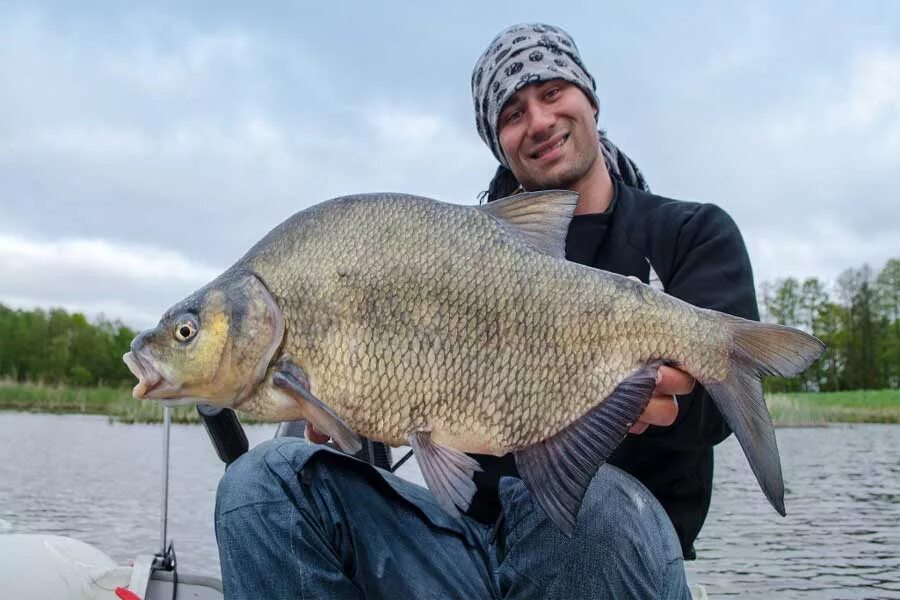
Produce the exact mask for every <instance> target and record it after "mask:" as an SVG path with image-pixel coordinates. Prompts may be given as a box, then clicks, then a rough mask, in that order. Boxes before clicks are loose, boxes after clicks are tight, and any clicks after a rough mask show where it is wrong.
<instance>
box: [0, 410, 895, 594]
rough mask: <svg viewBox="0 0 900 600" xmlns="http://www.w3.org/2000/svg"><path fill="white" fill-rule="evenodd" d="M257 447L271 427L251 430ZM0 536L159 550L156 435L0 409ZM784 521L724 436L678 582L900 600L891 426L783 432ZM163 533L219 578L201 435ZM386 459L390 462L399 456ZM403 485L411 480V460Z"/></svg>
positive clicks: (193, 443)
mask: <svg viewBox="0 0 900 600" xmlns="http://www.w3.org/2000/svg"><path fill="white" fill-rule="evenodd" d="M246 429H247V437H248V438H249V439H250V443H251V445H255V444H257V443H259V442H261V441H263V440H265V439H268V438H270V437H271V436H272V435H273V434H274V430H275V428H274V426H252V427H247V428H246ZM0 440H2V443H0V532H41V533H54V534H59V535H68V536H72V537H76V538H79V539H81V540H84V541H86V542H89V543H92V544H94V545H96V546H97V547H99V548H100V549H102V550H103V551H105V552H106V553H107V554H109V555H110V556H112V557H113V558H114V559H115V560H116V561H119V562H122V563H124V562H127V561H128V560H131V559H133V558H134V557H135V556H136V555H137V554H153V553H154V552H156V551H157V550H158V549H159V543H160V521H159V515H160V510H161V500H160V489H161V477H162V475H161V467H160V465H161V458H162V449H161V443H162V427H161V426H159V425H122V424H115V423H110V422H108V420H107V419H106V418H104V417H95V416H76V415H32V414H25V413H11V412H0ZM778 442H779V447H780V448H781V456H782V462H783V467H784V478H785V482H786V485H787V496H786V505H787V510H788V516H787V518H784V519H782V518H781V517H779V516H778V515H777V514H776V513H775V511H774V510H772V509H771V508H770V507H769V505H768V503H767V502H766V500H765V498H764V497H763V495H762V492H761V491H760V490H759V488H758V487H757V484H756V481H755V479H753V476H752V474H751V473H750V468H749V467H748V466H747V463H746V460H745V459H744V456H743V454H742V453H741V451H740V447H739V446H738V445H737V443H736V442H735V441H734V440H733V439H729V440H727V441H726V442H725V443H723V444H722V445H720V446H719V447H718V449H717V467H716V478H715V489H714V492H713V502H712V507H711V510H710V515H709V518H708V520H707V523H706V525H705V526H704V529H703V531H702V533H701V534H700V538H699V539H698V541H697V544H696V548H697V554H698V560H697V561H694V562H691V563H689V566H688V576H689V578H690V579H691V581H693V582H698V583H702V584H704V585H705V586H706V588H707V591H708V592H709V594H710V596H711V597H712V598H713V599H715V598H722V597H737V596H740V597H742V598H780V599H782V598H783V599H787V598H791V599H793V598H810V599H812V598H815V599H820V598H900V426H897V425H852V426H851V425H848V426H834V427H829V428H822V429H780V430H778ZM171 443H172V448H171V461H172V463H171V472H170V481H169V489H170V500H169V524H168V535H169V537H170V538H171V539H174V541H175V548H176V551H177V552H178V558H179V564H180V568H181V569H183V570H191V571H194V572H199V573H203V574H208V575H216V576H217V575H218V568H219V565H218V555H217V551H216V546H215V536H214V533H213V519H212V514H213V504H214V500H215V489H216V485H217V483H218V480H219V477H220V476H221V474H222V470H223V467H222V463H221V462H219V460H218V458H217V457H216V455H215V452H214V450H213V448H212V445H211V444H210V443H209V440H208V438H207V437H206V432H205V431H204V429H203V428H202V427H199V426H194V425H175V426H173V428H172V433H171ZM395 458H399V455H396V454H395ZM401 474H402V475H404V476H406V477H410V478H412V479H414V480H416V481H421V478H420V476H419V475H418V473H417V471H416V467H415V465H414V463H413V462H412V461H411V462H410V463H407V465H404V467H403V468H402V469H401Z"/></svg>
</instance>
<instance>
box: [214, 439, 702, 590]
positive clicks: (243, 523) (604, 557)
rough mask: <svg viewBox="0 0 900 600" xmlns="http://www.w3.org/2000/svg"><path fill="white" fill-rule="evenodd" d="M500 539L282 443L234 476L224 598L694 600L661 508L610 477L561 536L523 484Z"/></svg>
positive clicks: (388, 485)
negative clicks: (572, 529)
mask: <svg viewBox="0 0 900 600" xmlns="http://www.w3.org/2000/svg"><path fill="white" fill-rule="evenodd" d="M500 502H501V505H502V511H503V515H502V518H501V519H500V520H499V522H498V523H497V524H496V525H494V526H486V525H483V524H481V523H479V522H478V521H475V520H474V519H470V518H468V517H465V516H463V517H462V518H454V517H451V516H450V515H448V514H447V513H445V512H444V511H443V510H442V509H441V508H440V507H439V506H438V504H437V503H436V502H435V500H434V498H433V497H432V496H431V494H430V492H428V490H426V489H425V488H423V487H421V486H418V485H416V484H414V483H410V482H408V481H406V480H403V479H400V478H399V477H396V476H394V475H392V474H390V473H387V472H385V471H382V470H379V469H375V468H374V467H371V466H369V465H367V464H365V463H363V462H361V461H358V460H355V459H353V458H350V457H347V456H345V455H342V454H340V453H338V452H336V451H333V450H330V449H329V448H326V447H325V446H319V445H313V444H308V443H307V442H306V441H304V440H301V439H297V438H276V439H274V440H270V441H268V442H266V443H263V444H260V445H259V446H257V447H255V448H254V449H252V450H251V451H250V452H248V453H247V454H245V455H244V456H243V457H241V458H240V459H239V460H238V461H236V462H235V463H233V464H232V465H231V466H230V467H229V468H228V470H227V471H226V473H225V476H224V477H223V478H222V481H221V483H220V484H219V490H218V494H217V497H216V538H217V541H218V544H219V556H220V558H221V564H222V579H223V584H224V587H225V596H226V598H260V599H267V600H274V599H279V598H302V599H304V600H312V599H326V598H328V599H332V598H337V599H341V600H344V599H348V600H349V599H362V598H369V599H375V598H385V599H395V598H398V599H399V598H410V599H431V598H434V599H438V598H441V599H443V598H448V599H460V600H470V599H472V600H474V599H480V598H484V599H489V598H517V599H524V598H541V599H545V598H546V599H549V598H565V599H566V600H572V599H580V598H616V599H621V598H639V599H642V600H644V599H650V598H679V599H681V598H685V599H687V598H690V592H689V590H688V586H687V581H686V578H685V572H684V565H683V563H682V558H681V547H680V545H679V543H678V538H677V536H676V535H675V530H674V529H673V527H672V524H671V523H670V521H669V519H668V517H667V516H666V513H665V512H664V511H663V509H662V507H661V506H660V505H659V503H658V502H657V501H656V499H655V498H654V497H653V496H652V495H651V494H650V492H648V491H647V490H646V488H644V487H643V486H642V485H641V484H640V483H639V482H638V481H637V480H636V479H634V478H633V477H631V476H630V475H628V474H626V473H625V472H623V471H620V470H619V469H616V468H615V467H612V466H609V465H606V466H604V467H603V468H601V469H600V471H599V472H598V474H597V476H596V477H595V478H594V480H593V481H592V483H591V485H590V487H589V488H588V491H587V495H586V497H585V501H584V505H583V506H582V509H581V512H580V513H579V515H578V522H577V525H576V529H575V533H574V537H573V538H571V539H569V538H567V537H565V536H564V535H563V534H562V533H561V532H560V531H559V530H557V529H556V527H555V526H554V525H553V523H551V522H550V521H549V520H548V519H547V518H546V517H545V516H544V513H543V511H542V510H541V509H540V508H539V507H537V506H536V505H535V504H533V503H532V501H531V496H530V495H529V493H528V490H527V489H526V488H525V485H524V484H523V483H522V482H521V481H520V480H519V479H516V478H512V477H504V478H503V479H501V481H500Z"/></svg>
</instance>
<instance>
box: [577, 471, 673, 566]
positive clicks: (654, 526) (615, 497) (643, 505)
mask: <svg viewBox="0 0 900 600" xmlns="http://www.w3.org/2000/svg"><path fill="white" fill-rule="evenodd" d="M576 527H577V528H579V529H583V530H585V531H586V532H589V533H596V534H598V535H599V534H601V532H602V535H606V536H613V537H617V538H619V539H635V540H639V541H640V542H641V543H645V544H649V545H650V546H652V547H654V548H655V551H656V552H658V553H659V555H660V558H661V559H663V560H675V559H678V558H681V545H680V543H679V541H678V536H677V534H676V533H675V528H674V526H673V525H672V523H671V521H670V520H669V516H668V515H667V514H666V512H665V510H664V509H663V507H662V505H661V504H660V503H659V501H658V500H657V499H656V497H654V496H653V494H652V493H651V492H650V490H648V489H647V488H646V487H644V485H643V484H642V483H641V482H639V481H638V480H637V479H635V478H634V477H633V476H631V475H629V474H628V473H626V472H625V471H622V470H621V469H618V468H616V467H613V466H612V465H604V466H603V467H602V468H601V469H600V470H599V471H598V472H597V475H596V476H595V477H594V479H593V480H592V481H591V485H590V486H588V489H587V492H586V493H585V497H584V502H583V503H582V505H581V511H580V512H579V514H578V521H577V525H576Z"/></svg>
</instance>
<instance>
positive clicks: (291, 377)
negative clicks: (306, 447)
mask: <svg viewBox="0 0 900 600" xmlns="http://www.w3.org/2000/svg"><path fill="white" fill-rule="evenodd" d="M272 383H273V384H274V385H275V387H277V388H279V389H281V390H283V391H284V392H285V393H286V394H287V395H288V396H290V397H291V398H293V399H294V401H296V402H297V403H298V404H299V405H300V407H301V412H302V413H303V414H304V415H305V416H306V418H307V419H309V421H310V422H311V423H312V424H313V425H314V426H315V427H316V429H318V430H319V431H321V432H322V433H324V434H326V435H328V436H330V437H331V439H333V440H334V443H336V444H337V445H338V446H339V447H340V448H341V450H343V451H344V452H346V453H348V454H356V453H357V452H359V450H360V449H361V448H362V442H360V439H359V436H357V435H356V433H355V432H354V431H353V430H352V429H350V427H349V426H348V425H347V424H346V423H344V421H343V420H342V419H341V418H340V417H339V416H338V415H337V414H336V413H335V412H334V411H333V410H331V408H329V407H328V405H326V404H325V403H324V402H322V401H321V400H319V399H318V398H317V397H316V396H315V395H314V394H313V393H312V392H311V391H310V389H309V379H308V378H307V377H306V373H304V372H303V369H301V368H300V367H298V366H297V365H295V364H294V363H293V362H291V360H290V359H282V360H281V361H279V363H278V367H277V370H276V371H275V373H274V375H273V376H272Z"/></svg>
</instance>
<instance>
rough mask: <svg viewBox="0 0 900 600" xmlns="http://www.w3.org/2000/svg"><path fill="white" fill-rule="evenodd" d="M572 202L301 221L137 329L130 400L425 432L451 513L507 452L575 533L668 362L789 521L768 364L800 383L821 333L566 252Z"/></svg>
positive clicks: (419, 446)
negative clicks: (729, 309) (475, 477)
mask: <svg viewBox="0 0 900 600" xmlns="http://www.w3.org/2000/svg"><path fill="white" fill-rule="evenodd" d="M576 202H577V194H574V193H572V192H538V193H529V194H520V195H518V196H514V197H510V198H507V199H504V200H500V201H497V202H493V203H491V204H487V205H485V206H478V207H470V206H459V205H453V204H445V203H442V202H437V201H435V200H430V199H427V198H420V197H415V196H406V195H398V194H372V195H358V196H348V197H344V198H338V199H335V200H331V201H328V202H324V203H322V204H319V205H317V206H313V207H312V208H309V209H308V210H304V211H302V212H300V213H297V214H296V215H294V216H293V217H291V218H289V219H288V220H287V221H285V222H284V223H282V224H281V225H279V226H278V227H276V228H275V229H274V230H272V231H271V232H270V233H269V234H268V235H267V236H266V237H265V238H263V239H262V240H261V241H260V242H259V243H257V244H256V245H255V246H254V247H253V248H252V249H251V250H250V251H249V252H248V253H247V254H246V255H245V256H244V257H243V258H241V259H240V260H239V261H238V262H237V263H235V264H234V265H233V266H232V267H231V268H229V269H228V270H227V271H225V272H224V273H223V274H222V275H220V276H219V277H218V278H216V279H215V280H213V281H212V282H211V283H209V284H208V285H206V286H205V287H203V288H202V289H200V290H198V291H196V292H195V293H193V294H192V295H191V296H189V297H188V298H186V299H185V300H182V301H181V302H179V303H178V304H176V305H175V306H173V307H172V308H171V309H169V310H168V311H167V312H166V313H165V315H163V317H162V319H161V320H160V322H159V324H158V325H157V326H156V327H155V328H153V329H151V330H148V331H144V332H142V333H141V334H140V335H138V336H137V337H136V338H135V339H134V341H133V342H132V344H131V352H129V353H128V354H126V355H125V357H124V359H125V362H126V363H127V364H128V366H129V368H130V369H131V370H132V372H133V373H134V374H135V375H136V376H137V377H138V379H139V383H138V384H137V385H136V386H135V388H134V396H135V397H136V398H154V399H175V398H191V399H196V400H198V401H202V402H206V403H210V404H214V405H218V406H225V407H231V408H235V409H238V410H241V411H245V412H247V413H250V414H252V415H254V416H255V417H258V418H262V419H266V420H289V419H299V418H306V419H309V421H310V422H312V423H313V424H314V425H315V427H316V428H317V429H319V430H320V431H322V432H323V433H326V434H328V435H330V436H331V437H332V438H333V439H334V440H335V442H336V443H337V444H338V445H339V446H340V447H342V448H343V449H345V450H347V451H356V450H357V449H358V448H359V439H358V437H357V434H360V435H363V436H367V437H369V438H372V439H375V440H381V441H384V442H387V443H388V444H391V445H394V446H399V445H405V444H409V445H411V446H412V447H413V449H414V450H415V452H416V457H417V458H418V461H419V464H420V466H421V468H422V473H423V475H424V477H425V481H426V483H427V484H428V487H429V488H430V489H431V490H432V492H433V493H434V494H435V496H436V497H437V499H438V500H439V501H440V502H441V504H442V505H443V506H444V507H445V508H447V509H448V510H449V511H451V512H456V509H455V507H458V508H459V509H463V510H465V509H466V508H468V506H469V502H470V500H471V497H472V495H473V493H474V491H475V485H474V482H473V481H472V474H473V472H474V471H476V470H477V469H478V465H477V463H476V462H475V461H474V460H473V459H472V458H470V457H468V456H466V454H464V453H467V452H468V453H484V454H495V455H498V456H499V455H503V454H506V453H508V452H513V453H515V459H516V464H517V466H518V470H519V472H520V474H521V476H522V478H523V480H524V481H525V483H526V485H527V486H528V489H529V490H530V491H531V493H532V494H533V496H534V497H535V498H536V499H537V501H538V503H539V504H540V506H541V507H542V508H543V509H544V510H545V511H546V512H547V514H548V516H549V517H551V518H552V519H553V521H554V522H555V523H556V524H557V525H558V526H559V527H560V528H561V529H562V530H563V531H564V532H566V533H567V534H571V532H572V529H573V526H574V523H575V518H576V515H577V514H578V510H579V508H580V506H581V501H582V499H583V496H584V492H585V489H586V488H587V485H588V483H589V482H590V480H591V478H592V477H593V476H594V475H595V473H596V472H597V469H598V468H599V467H600V465H602V464H603V462H604V461H605V460H606V458H607V457H608V456H609V455H610V454H611V453H612V451H613V450H614V449H615V448H616V446H617V445H618V444H619V443H620V442H621V441H622V439H623V438H624V436H625V435H626V433H627V431H628V428H629V426H630V425H631V424H632V423H634V422H635V420H636V419H637V418H638V416H639V415H640V414H641V413H642V412H643V410H644V407H645V406H646V404H647V402H648V400H649V398H650V396H651V393H652V391H653V389H654V387H655V382H656V371H657V368H658V367H659V365H661V364H666V365H673V366H676V367H678V368H679V369H683V370H684V371H687V372H688V373H690V374H691V375H692V376H694V377H695V378H696V379H697V381H698V382H700V383H701V384H702V385H703V386H704V387H705V388H706V390H707V391H708V392H709V393H710V394H711V395H712V397H713V399H714V400H715V402H716V405H717V406H718V408H719V410H720V411H721V412H722V415H723V416H724V417H725V420H726V421H727V422H728V424H729V425H730V426H731V429H732V430H733V431H734V432H735V434H736V435H737V438H738V440H739V441H740V443H741V446H742V447H743V449H744V452H745V454H746V455H747V458H748V460H749V462H750V466H751V467H752V469H753V472H754V474H755V475H756V477H757V480H758V481H759V483H760V485H761V486H762V489H763V491H764V492H765V494H766V497H768V499H769V501H770V502H771V503H772V505H773V506H774V507H775V509H776V510H778V512H779V513H781V514H784V484H783V482H782V476H781V465H780V462H779V457H778V449H777V447H776V444H775V434H774V430H773V427H772V423H771V420H770V417H769V413H768V411H767V410H766V406H765V403H764V401H763V393H762V386H761V384H760V376H761V375H782V376H790V375H794V374H797V373H799V372H800V371H802V370H803V369H805V368H806V367H807V366H808V365H809V364H810V363H811V362H813V361H814V360H815V359H816V358H817V357H818V356H819V354H820V353H821V352H822V349H823V346H822V344H821V342H819V340H817V339H816V338H814V337H812V336H809V335H807V334H805V333H802V332H800V331H796V330H792V329H789V328H786V327H781V326H777V325H769V324H761V323H756V322H751V321H746V320H743V319H739V318H736V317H732V316H729V315H725V314H722V313H718V312H714V311H710V310H704V309H700V308H696V307H694V306H690V305H688V304H686V303H684V302H682V301H680V300H677V299H675V298H673V297H671V296H668V295H666V294H663V293H660V292H657V291H655V290H653V289H651V288H650V287H649V286H646V285H644V284H641V283H639V282H636V281H633V280H630V279H628V278H626V277H622V276H619V275H615V274H612V273H608V272H605V271H600V270H597V269H592V268H589V267H586V266H583V265H579V264H576V263H572V262H569V261H566V260H565V258H564V248H565V236H566V232H567V229H568V225H569V221H570V219H571V217H572V213H573V210H574V208H575V204H576Z"/></svg>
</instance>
